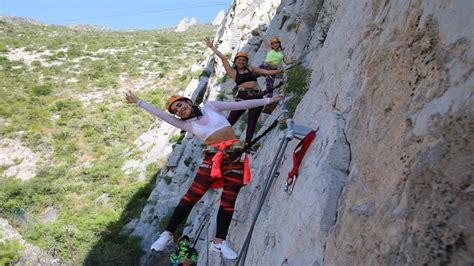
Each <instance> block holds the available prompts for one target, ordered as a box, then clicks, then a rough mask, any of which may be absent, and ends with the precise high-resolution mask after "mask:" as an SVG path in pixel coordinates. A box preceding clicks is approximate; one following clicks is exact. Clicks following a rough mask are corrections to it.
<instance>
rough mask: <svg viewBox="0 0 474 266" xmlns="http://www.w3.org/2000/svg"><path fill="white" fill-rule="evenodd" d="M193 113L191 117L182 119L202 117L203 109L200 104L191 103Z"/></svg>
mask: <svg viewBox="0 0 474 266" xmlns="http://www.w3.org/2000/svg"><path fill="white" fill-rule="evenodd" d="M191 109H192V111H191V115H190V116H189V117H186V118H181V120H188V119H191V118H195V117H196V118H197V119H199V118H201V116H202V111H201V108H199V106H197V105H194V104H191Z"/></svg>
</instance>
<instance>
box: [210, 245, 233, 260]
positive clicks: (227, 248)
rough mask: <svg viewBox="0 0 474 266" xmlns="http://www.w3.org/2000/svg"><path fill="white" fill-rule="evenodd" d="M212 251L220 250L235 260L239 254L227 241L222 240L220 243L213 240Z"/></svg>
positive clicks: (226, 256) (228, 257)
mask: <svg viewBox="0 0 474 266" xmlns="http://www.w3.org/2000/svg"><path fill="white" fill-rule="evenodd" d="M211 251H214V252H220V253H222V256H223V257H224V258H225V259H228V260H235V259H236V258H237V257H238V255H237V253H236V252H235V251H234V250H233V249H232V248H231V247H230V245H229V243H228V242H227V241H225V240H224V241H222V243H220V244H216V243H214V241H211Z"/></svg>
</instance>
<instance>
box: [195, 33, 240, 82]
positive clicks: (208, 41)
mask: <svg viewBox="0 0 474 266" xmlns="http://www.w3.org/2000/svg"><path fill="white" fill-rule="evenodd" d="M203 41H204V44H205V45H206V46H207V47H209V48H210V49H211V50H212V51H213V52H214V53H215V54H216V55H217V56H218V57H219V58H220V59H221V60H222V64H223V65H224V69H225V72H226V73H227V75H229V76H230V77H231V78H232V79H233V80H235V76H236V75H237V73H236V71H235V69H233V68H232V66H231V65H230V63H229V59H228V58H227V57H226V56H225V55H223V54H222V53H221V52H220V51H219V50H217V48H216V47H214V45H213V44H212V42H213V40H211V39H210V38H209V37H206V38H204V40H203Z"/></svg>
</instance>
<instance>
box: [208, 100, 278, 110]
mask: <svg viewBox="0 0 474 266" xmlns="http://www.w3.org/2000/svg"><path fill="white" fill-rule="evenodd" d="M270 101H271V98H263V99H255V100H243V101H238V102H221V101H209V102H207V103H206V105H207V106H209V107H210V108H212V109H214V110H216V111H235V110H246V109H251V108H255V107H259V106H262V105H265V104H269V103H270Z"/></svg>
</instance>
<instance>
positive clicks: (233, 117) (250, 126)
mask: <svg viewBox="0 0 474 266" xmlns="http://www.w3.org/2000/svg"><path fill="white" fill-rule="evenodd" d="M262 98H263V97H262V96H249V95H248V94H247V93H239V95H238V98H236V100H239V99H240V100H250V99H262ZM248 110H249V115H248V119H247V131H246V132H245V144H246V145H247V146H248V145H249V144H250V142H251V141H252V138H253V134H254V133H255V128H256V126H257V121H258V118H259V117H260V114H261V113H262V110H263V106H259V107H255V108H251V109H248ZM243 113H245V110H236V111H231V112H230V114H229V117H227V120H228V121H229V123H230V124H231V125H232V126H233V125H234V124H235V123H236V122H237V120H239V118H240V117H241V116H242V114H243Z"/></svg>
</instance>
